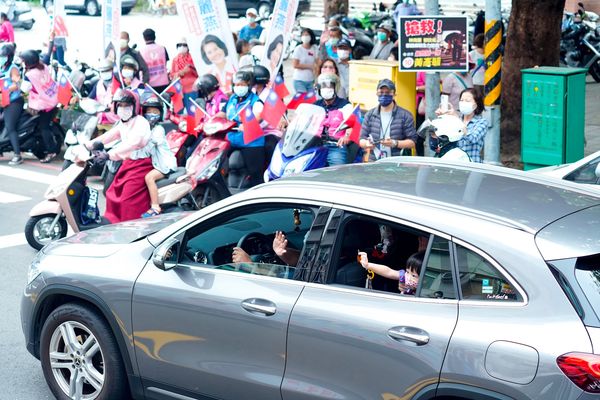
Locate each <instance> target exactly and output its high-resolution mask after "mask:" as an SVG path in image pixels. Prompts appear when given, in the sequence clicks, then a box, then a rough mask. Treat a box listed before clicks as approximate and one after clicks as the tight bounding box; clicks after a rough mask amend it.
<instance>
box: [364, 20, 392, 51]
mask: <svg viewBox="0 0 600 400" xmlns="http://www.w3.org/2000/svg"><path fill="white" fill-rule="evenodd" d="M393 29H394V28H393V25H392V22H391V21H383V22H382V23H381V25H379V27H378V28H377V40H376V42H375V46H373V50H372V51H371V55H370V56H369V58H371V59H376V60H387V59H388V57H389V56H390V52H391V51H392V47H394V42H392V41H391V40H390V38H391V35H392V31H393Z"/></svg>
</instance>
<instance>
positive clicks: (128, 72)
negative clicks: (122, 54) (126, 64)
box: [121, 69, 133, 79]
mask: <svg viewBox="0 0 600 400" xmlns="http://www.w3.org/2000/svg"><path fill="white" fill-rule="evenodd" d="M121 75H123V78H127V79H131V78H133V70H131V69H124V70H122V71H121Z"/></svg>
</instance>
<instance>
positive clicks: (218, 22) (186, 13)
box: [176, 0, 238, 93]
mask: <svg viewBox="0 0 600 400" xmlns="http://www.w3.org/2000/svg"><path fill="white" fill-rule="evenodd" d="M176 6H177V14H178V15H179V18H180V20H181V28H182V31H183V34H184V36H185V37H186V39H187V42H188V48H189V49H190V55H191V56H192V60H193V61H194V66H195V67H196V71H198V75H200V76H202V75H204V74H212V75H214V76H215V77H216V78H217V79H218V81H219V85H220V86H221V90H223V91H224V92H225V93H231V91H232V81H233V75H234V74H235V72H236V71H237V66H238V57H237V52H236V48H235V43H234V41H233V35H232V33H231V28H230V24H229V16H228V13H227V7H226V5H225V0H202V1H197V0H177V2H176Z"/></svg>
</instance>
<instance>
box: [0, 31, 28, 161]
mask: <svg viewBox="0 0 600 400" xmlns="http://www.w3.org/2000/svg"><path fill="white" fill-rule="evenodd" d="M14 57H15V46H14V44H12V43H7V44H3V45H2V47H0V74H1V76H2V86H1V87H2V104H1V105H2V113H3V115H4V129H6V133H7V135H8V137H9V139H10V145H11V146H12V148H13V158H12V159H11V160H10V161H9V162H8V164H9V165H19V164H21V163H23V158H22V157H21V148H20V145H19V135H18V133H17V122H18V121H19V118H20V117H21V114H22V112H23V104H24V100H23V96H22V95H21V91H20V90H19V82H20V81H21V73H20V72H19V67H18V66H17V65H16V64H15V63H14V62H13V59H14Z"/></svg>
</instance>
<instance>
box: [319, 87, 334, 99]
mask: <svg viewBox="0 0 600 400" xmlns="http://www.w3.org/2000/svg"><path fill="white" fill-rule="evenodd" d="M334 96H335V89H333V88H323V89H321V97H322V98H324V99H325V100H331V99H333V97H334Z"/></svg>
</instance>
